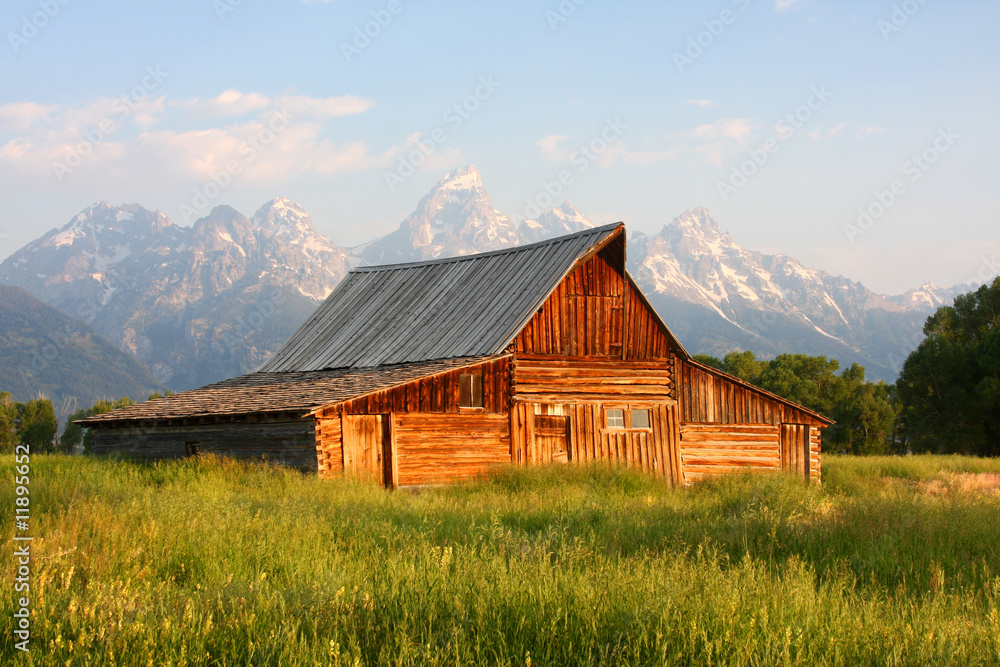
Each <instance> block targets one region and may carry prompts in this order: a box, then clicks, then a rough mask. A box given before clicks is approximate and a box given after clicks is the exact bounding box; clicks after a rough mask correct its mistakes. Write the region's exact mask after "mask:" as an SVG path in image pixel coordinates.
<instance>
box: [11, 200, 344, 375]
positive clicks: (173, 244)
mask: <svg viewBox="0 0 1000 667" xmlns="http://www.w3.org/2000/svg"><path fill="white" fill-rule="evenodd" d="M346 270H347V253H346V251H345V250H344V249H343V248H339V247H337V246H335V245H334V244H332V243H331V242H330V241H328V240H327V239H326V238H325V237H323V236H322V235H320V234H318V233H317V232H316V230H315V228H314V227H313V224H312V221H311V219H310V218H309V215H308V214H307V213H305V212H304V211H303V210H302V209H301V208H299V207H298V206H297V205H295V204H294V203H292V202H291V201H289V200H287V199H280V198H279V199H274V200H272V201H270V202H268V203H267V204H265V205H264V206H263V207H261V209H260V210H258V211H257V212H256V213H255V214H254V215H253V217H252V218H249V219H248V218H246V217H245V216H243V215H241V214H240V213H238V212H237V211H235V210H233V209H232V208H229V207H227V206H219V207H217V208H215V209H214V210H213V211H212V212H211V213H210V214H209V215H208V216H207V217H205V218H202V219H200V220H198V221H197V222H196V223H195V224H194V225H193V226H192V227H182V226H178V225H175V224H173V223H172V222H171V221H170V220H169V219H168V218H167V217H166V216H165V215H163V214H162V213H159V212H153V211H149V210H147V209H145V208H143V207H141V206H138V205H136V204H129V205H125V206H120V207H114V206H111V205H110V204H108V203H107V202H101V203H98V204H94V205H93V206H90V207H89V208H87V209H86V210H84V211H82V212H81V213H80V214H79V215H77V216H76V217H74V218H73V219H72V220H71V221H70V222H69V223H68V224H66V225H65V226H64V227H62V228H61V229H58V230H52V231H51V232H49V233H48V234H46V235H44V236H43V237H41V238H40V239H38V240H36V241H33V242H32V243H29V244H28V245H27V246H25V247H23V248H21V249H20V250H18V251H17V252H16V253H14V254H13V255H12V256H10V257H8V258H7V259H6V260H5V261H4V262H3V264H0V282H2V283H7V284H15V285H20V286H21V287H24V288H26V289H28V290H29V291H31V292H32V293H33V294H35V295H36V296H38V297H39V298H41V299H42V300H44V301H45V302H47V303H48V304H50V305H52V306H55V307H56V308H59V309H60V310H62V311H63V312H65V313H67V314H69V315H71V316H74V317H77V318H79V319H82V320H83V321H84V322H87V323H89V324H91V325H92V326H93V327H94V328H95V329H97V330H98V331H99V332H100V333H101V334H102V335H104V336H105V337H106V338H108V340H110V341H111V342H113V343H114V344H115V345H117V346H119V347H120V348H121V349H123V350H125V351H126V352H129V353H131V354H133V355H135V356H136V357H138V358H139V359H140V360H141V361H142V362H143V363H144V364H146V365H147V366H148V367H149V368H150V369H151V370H152V371H153V373H154V374H155V375H156V377H157V378H158V379H159V380H160V381H162V382H163V383H164V384H166V385H167V386H169V387H171V388H172V389H178V390H179V389H186V388H190V387H195V386H200V385H202V384H205V383H208V382H213V381H216V380H219V379H222V378H225V377H231V376H233V375H238V374H240V373H243V372H246V371H247V370H250V369H253V368H256V367H257V366H259V365H260V364H261V363H263V361H264V360H265V359H266V358H267V357H268V356H269V355H270V354H271V353H272V352H273V351H274V350H275V349H277V347H278V346H280V345H281V344H282V343H283V342H284V341H285V339H286V338H287V337H288V336H289V335H290V334H291V333H292V331H294V329H295V328H296V327H297V326H298V324H299V323H300V322H301V321H302V320H303V319H304V318H305V317H306V316H307V315H308V314H309V313H310V312H311V311H312V310H313V308H314V307H315V305H316V303H317V302H318V301H319V300H320V299H322V298H323V297H325V296H326V294H328V293H329V291H330V290H332V289H333V287H334V286H335V285H336V284H337V282H339V280H340V279H341V278H342V277H343V276H344V274H345V273H346Z"/></svg>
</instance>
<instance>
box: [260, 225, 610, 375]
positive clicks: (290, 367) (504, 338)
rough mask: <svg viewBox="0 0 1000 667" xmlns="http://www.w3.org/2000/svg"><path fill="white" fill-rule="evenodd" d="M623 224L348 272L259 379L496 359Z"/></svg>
mask: <svg viewBox="0 0 1000 667" xmlns="http://www.w3.org/2000/svg"><path fill="white" fill-rule="evenodd" d="M624 229H625V228H624V226H623V225H622V224H621V223H616V224H612V225H605V226H603V227H595V228H593V229H588V230H585V231H582V232H578V233H576V234H570V235H568V236H561V237H559V238H555V239H552V240H550V241H543V242H541V243H533V244H530V245H524V246H515V247H513V248H510V249H507V250H498V251H495V252H488V253H482V254H478V255H468V256H463V257H449V258H446V259H439V260H434V261H429V262H416V263H412V264H393V265H388V266H366V267H361V268H357V269H354V270H352V271H351V272H350V273H348V274H347V277H345V278H344V280H343V281H342V282H341V283H340V284H339V285H338V286H337V288H336V289H335V290H334V291H333V292H332V293H331V294H330V296H328V297H327V299H326V301H324V302H323V304H322V305H321V306H320V307H319V308H317V309H316V312H315V313H313V315H312V317H310V318H309V319H308V320H306V322H305V323H304V324H303V325H302V326H301V327H299V329H298V330H297V331H296V332H295V333H294V334H292V337H291V338H289V339H288V342H287V343H285V345H284V347H282V348H281V349H280V350H278V352H277V353H276V354H275V355H274V356H273V357H272V358H271V359H270V361H268V362H267V363H266V364H264V366H262V367H261V371H267V372H289V371H318V370H323V369H328V368H367V367H374V366H382V365H385V364H401V363H411V362H417V361H426V360H429V359H447V358H454V357H474V356H482V355H490V354H498V353H500V352H502V351H503V350H504V348H505V347H506V346H507V345H508V344H509V343H510V341H511V340H513V338H514V337H515V336H516V335H517V334H518V332H520V330H521V329H522V328H523V327H524V325H525V324H526V323H527V322H528V320H529V319H530V318H531V316H532V315H534V314H535V311H537V310H538V308H539V307H540V306H541V305H542V303H544V301H545V299H546V298H548V296H549V295H550V294H551V293H552V291H553V290H554V289H555V288H556V287H557V286H558V285H559V283H560V282H561V281H562V279H563V278H564V277H565V276H566V275H567V274H568V273H569V271H570V270H571V269H572V268H573V266H574V265H575V264H576V262H577V261H578V260H579V259H581V258H582V257H585V256H587V255H588V254H589V253H591V252H592V251H594V250H595V249H598V248H600V247H602V246H603V245H604V244H606V243H607V242H608V241H609V240H610V239H611V238H612V237H613V236H614V235H615V234H616V233H621V234H624Z"/></svg>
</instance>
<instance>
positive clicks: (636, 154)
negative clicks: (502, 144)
mask: <svg viewBox="0 0 1000 667" xmlns="http://www.w3.org/2000/svg"><path fill="white" fill-rule="evenodd" d="M758 127H760V124H759V123H757V122H756V121H754V120H753V119H751V118H723V119H721V120H717V121H715V122H713V123H705V124H703V125H699V126H697V127H694V128H691V129H688V130H683V131H681V132H674V133H671V134H669V135H667V136H666V137H665V139H666V142H665V143H666V145H662V146H648V145H647V146H642V147H640V148H629V147H628V146H627V145H626V144H625V143H624V142H623V141H614V142H611V143H608V144H607V146H606V148H605V149H604V151H602V152H601V154H600V155H599V156H597V159H596V162H597V164H599V165H601V166H605V167H607V166H611V165H614V164H617V163H619V162H621V163H625V164H632V165H638V166H648V165H651V164H655V163H657V162H665V161H668V160H675V159H677V158H679V157H681V156H683V155H686V154H687V155H696V156H700V157H701V158H702V159H704V160H706V161H708V162H709V163H710V164H714V165H721V164H723V163H724V162H725V160H726V159H727V158H728V157H729V156H731V155H732V154H734V153H736V152H738V151H739V150H742V149H743V148H745V147H746V146H748V145H749V143H750V139H751V137H752V135H753V133H754V131H755V130H756V129H757V128H758ZM569 140H570V137H568V136H566V135H564V134H550V135H548V136H546V137H543V138H541V139H539V140H538V141H537V142H535V145H536V146H538V147H540V148H541V149H542V153H543V154H544V155H545V157H546V158H547V159H549V160H551V161H552V162H570V161H571V160H572V158H573V155H574V153H575V151H576V150H577V147H576V146H575V145H572V144H570V145H567V142H569Z"/></svg>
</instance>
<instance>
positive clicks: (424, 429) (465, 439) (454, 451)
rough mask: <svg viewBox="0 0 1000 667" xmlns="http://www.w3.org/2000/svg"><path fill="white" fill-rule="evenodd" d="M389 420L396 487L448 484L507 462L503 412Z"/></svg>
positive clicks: (404, 415) (398, 416) (421, 415)
mask: <svg viewBox="0 0 1000 667" xmlns="http://www.w3.org/2000/svg"><path fill="white" fill-rule="evenodd" d="M392 420H393V421H392V439H393V447H394V451H395V458H396V471H397V472H396V474H397V478H396V485H397V486H415V485H424V484H448V483H451V482H455V481H458V480H462V479H469V478H472V477H475V476H477V475H480V474H483V473H485V472H486V471H487V470H488V469H489V468H490V466H493V465H496V464H503V463H509V462H510V432H509V421H508V418H507V416H506V415H488V414H482V413H480V414H447V413H446V414H440V413H437V414H435V413H401V414H395V415H393V416H392Z"/></svg>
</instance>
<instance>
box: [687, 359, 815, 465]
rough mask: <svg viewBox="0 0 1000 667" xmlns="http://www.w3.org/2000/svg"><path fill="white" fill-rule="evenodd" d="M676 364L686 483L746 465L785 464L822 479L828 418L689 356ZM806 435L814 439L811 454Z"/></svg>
mask: <svg viewBox="0 0 1000 667" xmlns="http://www.w3.org/2000/svg"><path fill="white" fill-rule="evenodd" d="M675 367H676V368H677V385H678V392H677V398H678V401H679V404H680V411H681V459H682V463H683V473H682V476H683V479H684V481H685V482H690V481H694V480H696V479H699V478H700V477H703V476H704V475H706V474H716V473H723V472H729V471H732V470H737V469H739V468H742V467H746V466H751V467H754V468H759V469H763V470H781V469H782V468H784V469H786V470H790V471H794V472H797V473H800V474H802V475H803V476H808V477H809V479H812V480H814V481H817V482H818V481H820V479H821V476H822V470H821V456H820V438H821V432H822V428H823V427H825V426H826V424H825V423H823V422H822V421H820V420H818V419H816V417H815V416H813V415H812V414H810V413H809V412H807V411H805V410H801V409H798V408H796V407H794V406H791V405H788V404H787V403H784V402H782V401H780V400H778V399H777V398H775V397H773V396H770V395H768V394H767V393H765V392H763V391H760V390H756V389H755V388H753V387H751V386H747V385H745V384H744V383H741V382H739V381H737V380H733V379H731V378H728V377H725V376H723V375H719V374H716V373H713V372H711V371H708V370H706V369H703V368H700V367H698V366H696V365H694V364H692V363H689V362H687V361H685V360H682V359H677V360H676V361H675ZM783 434H784V435H783ZM804 438H808V440H809V448H808V449H809V455H808V456H806V453H805V450H806V447H805V440H804ZM793 441H795V442H798V443H799V445H798V446H796V445H794V444H793Z"/></svg>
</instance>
